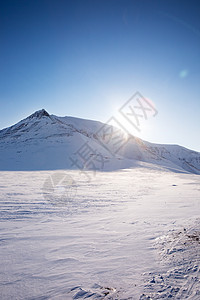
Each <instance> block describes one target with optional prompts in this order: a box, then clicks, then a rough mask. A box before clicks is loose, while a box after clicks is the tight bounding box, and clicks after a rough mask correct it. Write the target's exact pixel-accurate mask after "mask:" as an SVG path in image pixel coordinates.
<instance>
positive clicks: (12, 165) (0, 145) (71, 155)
mask: <svg viewBox="0 0 200 300" xmlns="http://www.w3.org/2000/svg"><path fill="white" fill-rule="evenodd" d="M141 162H145V163H151V164H155V165H161V166H165V167H167V168H170V169H173V170H176V171H180V172H190V173H196V174H200V153H199V152H195V151H192V150H189V149H186V148H184V147H181V146H178V145H160V144H153V143H149V142H146V141H143V140H141V139H139V138H137V137H134V136H131V135H129V136H127V134H126V135H125V134H124V133H123V132H121V131H120V130H119V129H117V128H114V127H112V126H110V125H107V124H103V123H101V122H97V121H91V120H84V119H79V118H73V117H57V116H55V115H49V114H48V112H46V111H45V110H44V109H42V110H39V111H36V112H35V113H34V114H32V115H30V116H29V117H27V118H26V119H24V120H22V121H20V122H18V123H17V124H15V125H13V126H11V127H9V128H5V129H3V130H1V131H0V170H54V169H79V170H80V171H83V170H85V169H89V170H114V169H120V168H127V167H134V166H136V165H138V164H140V163H141Z"/></svg>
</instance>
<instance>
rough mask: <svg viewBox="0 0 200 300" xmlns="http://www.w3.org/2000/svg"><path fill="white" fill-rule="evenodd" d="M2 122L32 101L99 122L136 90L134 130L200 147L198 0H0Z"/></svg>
mask: <svg viewBox="0 0 200 300" xmlns="http://www.w3.org/2000/svg"><path fill="white" fill-rule="evenodd" d="M0 6H1V7H0V129H2V128H4V127H8V126H10V125H12V124H14V123H16V122H17V121H19V120H21V119H22V118H24V117H26V116H28V115H30V114H31V113H33V112H34V111H36V110H39V109H41V108H45V109H46V110H47V111H48V112H49V113H50V114H55V115H59V116H67V115H68V116H75V117H80V118H87V119H93V120H99V121H102V122H106V121H107V119H108V118H109V117H111V116H112V115H115V114H116V113H117V110H118V109H119V108H120V107H121V105H123V104H124V102H126V101H127V100H128V99H129V98H130V97H131V96H132V95H133V94H134V93H135V92H136V91H139V92H140V93H141V94H142V95H143V96H145V97H146V98H148V99H150V100H151V101H152V102H153V103H154V104H155V106H156V108H157V110H158V115H157V116H156V117H155V118H151V119H149V120H147V121H146V123H145V126H144V128H143V129H142V131H141V133H140V134H139V135H138V133H137V132H134V131H133V134H135V135H137V136H139V137H141V138H143V139H145V140H148V141H151V142H157V143H172V144H180V145H182V146H185V147H188V148H191V149H194V150H197V151H200V139H199V129H200V1H198V0H197V1H195V0H188V1H184V0H180V1H178V0H159V1H156V0H155V1H153V0H143V1H142V0H141V1H139V0H138V1H136V0H135V1H134V0H131V1H129V0H122V1H121V0H80V1H79V0H74V1H72V0H71V1H67V0H65V1H64V0H26V1H25V0H16V1H10V0H4V1H3V0H1V1H0Z"/></svg>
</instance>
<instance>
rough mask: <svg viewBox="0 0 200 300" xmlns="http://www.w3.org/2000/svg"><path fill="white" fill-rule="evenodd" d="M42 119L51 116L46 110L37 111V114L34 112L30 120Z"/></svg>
mask: <svg viewBox="0 0 200 300" xmlns="http://www.w3.org/2000/svg"><path fill="white" fill-rule="evenodd" d="M42 117H49V114H48V112H47V111H46V110H45V109H40V110H37V111H36V112H34V113H33V114H32V115H30V116H29V119H32V118H39V119H41V118H42Z"/></svg>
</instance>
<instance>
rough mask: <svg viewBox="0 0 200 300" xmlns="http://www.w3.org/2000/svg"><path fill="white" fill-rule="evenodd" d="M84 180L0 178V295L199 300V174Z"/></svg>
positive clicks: (48, 174)
mask: <svg viewBox="0 0 200 300" xmlns="http://www.w3.org/2000/svg"><path fill="white" fill-rule="evenodd" d="M88 174H90V175H91V178H92V179H91V180H90V181H87V177H86V176H85V175H84V174H82V176H81V175H80V173H79V171H72V170H71V171H63V170H62V171H34V172H0V207H1V209H0V216H1V222H0V299H2V300H4V299H6V300H7V299H12V300H13V299H87V298H88V299H168V298H170V297H171V298H172V299H200V285H199V278H200V277H199V262H200V256H199V249H200V244H199V232H200V222H199V219H198V218H199V205H200V177H199V176H198V175H194V174H182V173H172V172H170V171H166V170H165V169H164V168H161V167H155V166H154V167H153V165H150V164H149V165H148V164H146V165H143V166H142V165H141V166H140V167H138V168H134V169H125V170H121V171H115V172H99V173H97V174H96V176H94V174H93V173H92V172H91V173H88ZM63 176H65V177H64V178H65V179H64V180H62V178H63ZM53 186H54V187H53Z"/></svg>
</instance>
